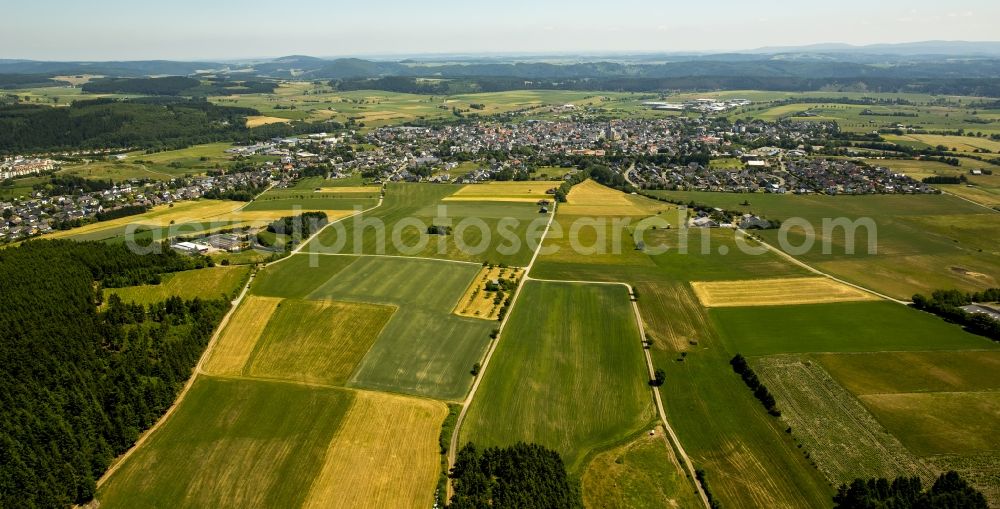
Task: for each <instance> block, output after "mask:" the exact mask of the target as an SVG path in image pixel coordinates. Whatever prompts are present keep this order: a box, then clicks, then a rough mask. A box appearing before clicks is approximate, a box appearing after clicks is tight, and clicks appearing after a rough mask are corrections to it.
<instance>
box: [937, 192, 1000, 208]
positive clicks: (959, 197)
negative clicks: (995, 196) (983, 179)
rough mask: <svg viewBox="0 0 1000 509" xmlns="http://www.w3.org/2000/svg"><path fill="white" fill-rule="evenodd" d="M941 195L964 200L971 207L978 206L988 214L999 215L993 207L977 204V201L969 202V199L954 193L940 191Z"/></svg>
mask: <svg viewBox="0 0 1000 509" xmlns="http://www.w3.org/2000/svg"><path fill="white" fill-rule="evenodd" d="M941 193H942V194H947V195H948V196H953V197H955V198H958V199H959V200H965V201H967V202H969V203H971V204H973V205H977V206H980V207H982V208H984V209H986V210H988V211H990V212H995V213H997V214H1000V210H997V209H995V208H993V207H990V206H989V205H986V204H983V203H979V202H978V201H975V200H970V199H968V198H966V197H964V196H959V195H957V194H955V193H949V192H948V191H944V190H941Z"/></svg>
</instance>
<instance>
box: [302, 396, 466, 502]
mask: <svg viewBox="0 0 1000 509" xmlns="http://www.w3.org/2000/svg"><path fill="white" fill-rule="evenodd" d="M447 413H448V411H447V408H446V407H445V405H444V404H443V403H439V402H435V401H428V400H423V399H414V398H405V397H401V396H393V395H388V394H380V393H375V392H363V391H362V392H357V393H356V394H355V397H354V402H353V404H352V405H351V407H350V409H349V410H348V411H347V414H346V415H345V416H344V417H343V420H342V422H341V425H340V429H339V430H338V431H337V433H336V434H335V435H334V436H333V439H332V440H331V441H330V444H329V446H328V447H327V448H326V457H325V458H324V459H323V466H322V468H321V469H320V470H319V472H318V474H317V475H316V478H315V480H314V481H313V483H312V486H311V487H310V488H309V490H308V495H307V496H306V499H305V503H304V504H303V505H302V507H304V508H307V509H312V508H316V509H319V508H327V507H338V508H340V507H343V508H355V507H371V508H377V507H431V506H433V505H434V494H435V493H434V490H435V487H436V485H437V479H438V474H439V471H440V463H439V459H438V455H439V453H440V450H439V445H438V433H439V432H440V430H441V423H442V422H443V421H444V418H445V415H447Z"/></svg>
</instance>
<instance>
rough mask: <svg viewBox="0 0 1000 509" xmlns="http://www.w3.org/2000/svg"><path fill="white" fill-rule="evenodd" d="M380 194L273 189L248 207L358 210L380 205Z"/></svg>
mask: <svg viewBox="0 0 1000 509" xmlns="http://www.w3.org/2000/svg"><path fill="white" fill-rule="evenodd" d="M378 198H379V192H378V190H377V189H372V190H371V191H370V192H343V191H335V192H317V191H316V190H314V189H308V190H307V189H271V190H269V191H266V192H265V193H264V194H262V195H260V196H258V197H257V199H255V200H254V201H252V202H250V203H249V204H247V206H246V210H247V211H269V210H296V209H298V210H303V211H306V210H356V209H367V208H371V207H373V206H375V204H377V203H378Z"/></svg>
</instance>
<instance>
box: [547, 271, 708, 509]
mask: <svg viewBox="0 0 1000 509" xmlns="http://www.w3.org/2000/svg"><path fill="white" fill-rule="evenodd" d="M529 279H531V280H532V281H538V282H543V283H566V284H591V285H615V286H624V287H625V288H626V289H627V290H628V296H629V304H631V305H632V313H633V315H634V316H635V322H636V325H637V326H638V327H639V341H640V342H642V343H643V348H642V353H643V355H644V356H645V358H646V370H647V372H648V373H649V379H650V380H652V379H653V378H654V377H655V372H656V369H655V367H654V366H653V357H652V356H651V355H650V354H649V350H648V349H647V348H646V347H645V344H644V343H645V340H646V326H645V324H644V323H643V320H642V313H640V312H639V304H638V299H637V298H636V296H635V290H634V289H633V288H632V285H630V284H628V283H623V282H620V281H580V280H575V281H569V280H558V279H535V278H529ZM650 390H651V392H652V393H653V402H654V403H655V404H656V412H657V414H658V416H659V418H660V423H661V424H663V428H664V429H665V430H666V431H667V436H668V437H669V440H667V439H666V437H665V439H664V440H665V441H666V442H667V443H668V444H669V445H670V447H671V449H673V450H674V453H675V456H678V457H679V458H680V460H681V462H682V463H684V468H685V470H687V473H688V475H689V476H690V480H691V482H692V483H693V484H694V487H695V490H696V491H697V492H698V496H699V497H700V498H701V501H702V503H703V504H704V505H705V507H706V508H711V504H710V503H709V501H708V495H707V494H706V493H705V490H704V489H702V486H701V483H699V482H698V480H697V475H696V474H695V470H694V464H693V463H692V462H691V458H690V457H688V455H687V452H686V451H684V447H683V446H682V445H681V441H680V438H678V437H677V433H675V432H674V429H673V427H671V426H670V422H668V421H667V412H666V410H665V409H664V407H663V400H662V398H660V391H659V390H658V389H657V388H656V387H653V386H650Z"/></svg>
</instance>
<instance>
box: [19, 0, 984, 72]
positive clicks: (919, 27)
mask: <svg viewBox="0 0 1000 509" xmlns="http://www.w3.org/2000/svg"><path fill="white" fill-rule="evenodd" d="M802 4H805V5H802ZM2 12H3V15H4V18H5V22H4V23H3V28H2V29H0V59H6V58H23V59H36V60H138V59H176V60H222V59H238V58H263V57H278V56H284V55H292V54H304V55H311V56H318V57H332V56H375V55H416V54H424V53H451V54H456V53H457V54H478V53H588V52H589V53H600V52H683V51H721V50H741V49H754V48H759V47H763V46H794V45H804V44H815V43H828V42H837V43H849V44H873V43H897V42H914V41H925V40H965V41H986V40H1000V28H998V25H997V23H996V22H997V20H1000V2H998V1H997V0H952V1H948V2H941V1H938V0H934V1H930V0H839V1H837V2H829V1H823V2H816V1H812V0H801V1H798V2H795V3H794V4H793V3H792V2H790V1H788V0H784V1H774V0H754V1H748V0H713V1H702V2H692V1H690V0H688V1H681V2H678V1H676V0H659V1H656V0H571V1H565V0H555V1H544V0H504V1H490V2H484V1H477V0H464V1H457V0H443V1H439V0H428V1H424V2H418V1H404V0H366V1H365V0H361V1H359V0H352V1H348V2H343V1H332V0H325V1H324V0H294V1H289V2H281V1H275V0H272V1H268V2H265V1H261V0H239V1H237V0H170V1H165V2H155V3H154V2H143V1H141V0H139V1H136V0H131V1H123V0H91V1H89V2H83V1H80V0H35V1H29V2H24V1H20V2H11V3H10V5H5V6H4V7H3V9H2Z"/></svg>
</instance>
